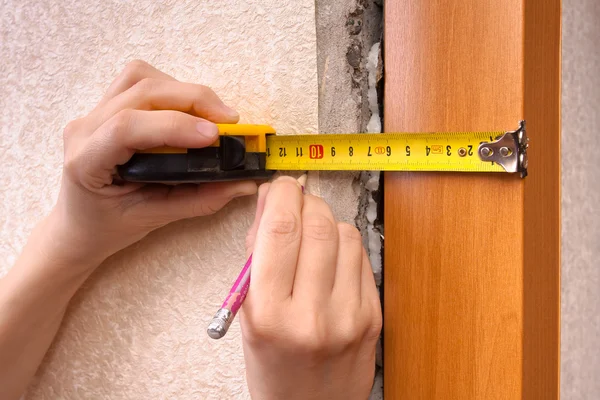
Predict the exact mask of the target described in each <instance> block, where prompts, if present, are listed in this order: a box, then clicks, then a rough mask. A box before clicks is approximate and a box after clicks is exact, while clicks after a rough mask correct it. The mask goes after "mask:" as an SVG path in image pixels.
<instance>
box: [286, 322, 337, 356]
mask: <svg viewBox="0 0 600 400" xmlns="http://www.w3.org/2000/svg"><path fill="white" fill-rule="evenodd" d="M292 344H293V346H294V348H295V349H297V350H298V351H299V352H300V353H301V354H304V355H307V356H310V357H318V356H320V355H323V354H325V353H326V352H327V347H328V346H327V342H326V340H325V337H324V335H322V334H321V332H320V330H318V329H314V327H313V328H308V327H305V328H304V329H298V330H297V331H296V333H295V335H294V338H293V339H292Z"/></svg>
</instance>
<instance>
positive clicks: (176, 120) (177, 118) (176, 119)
mask: <svg viewBox="0 0 600 400" xmlns="http://www.w3.org/2000/svg"><path fill="white" fill-rule="evenodd" d="M185 115H186V114H183V113H178V112H168V113H167V114H166V117H165V118H166V120H165V130H166V131H168V132H171V133H173V132H181V131H182V129H184V126H185V125H184V116H185Z"/></svg>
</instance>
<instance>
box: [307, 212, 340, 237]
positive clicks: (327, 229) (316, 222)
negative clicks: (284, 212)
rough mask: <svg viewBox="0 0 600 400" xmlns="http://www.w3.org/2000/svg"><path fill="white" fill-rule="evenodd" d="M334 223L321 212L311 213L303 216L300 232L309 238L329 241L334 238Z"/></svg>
mask: <svg viewBox="0 0 600 400" xmlns="http://www.w3.org/2000/svg"><path fill="white" fill-rule="evenodd" d="M336 233H337V232H336V229H335V224H334V222H333V221H331V220H330V219H329V218H327V217H326V216H324V215H322V214H312V215H306V216H304V217H303V221H302V234H303V236H306V237H308V238H311V239H315V240H321V241H331V240H334V239H335V238H336Z"/></svg>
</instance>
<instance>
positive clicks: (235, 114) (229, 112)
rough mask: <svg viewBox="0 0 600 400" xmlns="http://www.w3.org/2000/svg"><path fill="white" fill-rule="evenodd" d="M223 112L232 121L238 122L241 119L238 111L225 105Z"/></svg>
mask: <svg viewBox="0 0 600 400" xmlns="http://www.w3.org/2000/svg"><path fill="white" fill-rule="evenodd" d="M223 111H225V113H226V114H227V116H228V117H229V118H231V119H235V120H238V119H239V118H240V114H239V113H238V112H237V111H235V110H234V109H233V108H230V107H227V106H226V105H225V104H223Z"/></svg>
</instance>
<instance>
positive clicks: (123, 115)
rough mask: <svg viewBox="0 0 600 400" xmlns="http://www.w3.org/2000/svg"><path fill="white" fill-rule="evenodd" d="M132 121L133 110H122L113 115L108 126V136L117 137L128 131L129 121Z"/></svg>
mask: <svg viewBox="0 0 600 400" xmlns="http://www.w3.org/2000/svg"><path fill="white" fill-rule="evenodd" d="M132 119H133V110H131V109H124V110H121V111H119V112H118V113H116V114H115V115H113V117H112V118H111V120H110V123H109V126H108V135H109V136H111V137H115V138H116V137H119V136H121V135H123V134H124V133H125V132H127V131H128V130H129V127H130V126H131V120H132Z"/></svg>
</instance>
